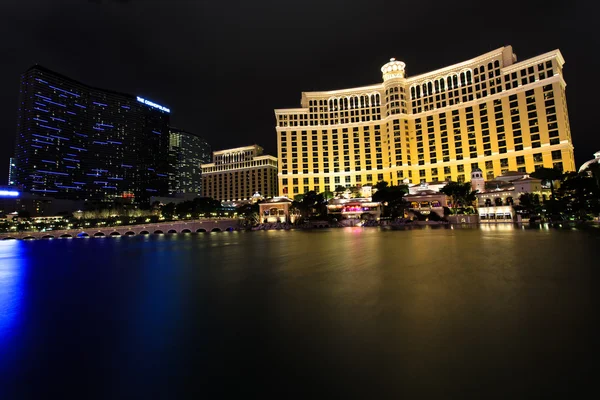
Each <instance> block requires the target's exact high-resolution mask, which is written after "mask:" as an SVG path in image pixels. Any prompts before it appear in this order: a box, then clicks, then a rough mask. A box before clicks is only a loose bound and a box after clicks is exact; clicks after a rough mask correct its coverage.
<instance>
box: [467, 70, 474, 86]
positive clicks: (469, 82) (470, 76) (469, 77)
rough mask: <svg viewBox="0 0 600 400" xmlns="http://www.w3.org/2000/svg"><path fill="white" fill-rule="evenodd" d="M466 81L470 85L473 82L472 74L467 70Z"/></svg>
mask: <svg viewBox="0 0 600 400" xmlns="http://www.w3.org/2000/svg"><path fill="white" fill-rule="evenodd" d="M467 83H468V84H469V85H470V84H471V83H473V76H472V75H471V71H467Z"/></svg>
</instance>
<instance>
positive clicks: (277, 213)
mask: <svg viewBox="0 0 600 400" xmlns="http://www.w3.org/2000/svg"><path fill="white" fill-rule="evenodd" d="M291 204H292V200H290V199H288V198H287V197H274V198H272V199H269V200H267V201H265V202H263V203H259V204H258V209H259V215H260V223H261V224H266V223H276V222H281V223H286V222H291V223H293V222H294V220H295V215H290V206H291Z"/></svg>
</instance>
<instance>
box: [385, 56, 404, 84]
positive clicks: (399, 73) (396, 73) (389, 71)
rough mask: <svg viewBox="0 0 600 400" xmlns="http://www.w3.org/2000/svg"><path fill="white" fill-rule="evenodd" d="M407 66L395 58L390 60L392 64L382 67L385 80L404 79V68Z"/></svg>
mask: <svg viewBox="0 0 600 400" xmlns="http://www.w3.org/2000/svg"><path fill="white" fill-rule="evenodd" d="M405 67H406V64H404V63H403V62H402V61H396V59H395V58H390V62H389V63H387V64H385V65H384V66H383V67H381V72H382V73H383V80H384V81H387V80H388V79H392V78H404V68H405Z"/></svg>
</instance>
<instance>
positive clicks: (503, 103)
mask: <svg viewBox="0 0 600 400" xmlns="http://www.w3.org/2000/svg"><path fill="white" fill-rule="evenodd" d="M563 64H564V59H563V57H562V55H561V53H560V51H559V50H554V51H551V52H549V53H545V54H542V55H540V56H537V57H534V58H530V59H528V60H525V61H521V62H518V63H517V62H516V55H515V54H514V53H513V52H512V47H511V46H506V47H502V48H500V49H497V50H495V51H492V52H489V53H486V54H483V55H481V56H479V57H476V58H473V59H471V60H468V61H465V62H462V63H459V64H455V65H451V66H449V67H445V68H442V69H439V70H436V71H432V72H429V73H426V74H421V75H417V76H414V77H406V76H405V64H404V63H403V62H401V61H396V60H395V59H391V60H390V62H389V63H387V64H385V65H384V66H383V67H382V68H381V72H382V75H383V76H382V77H383V82H382V83H379V84H376V85H371V86H365V87H358V88H352V89H343V90H334V91H325V92H305V93H302V104H301V105H302V107H301V108H296V109H278V110H275V117H276V121H277V126H276V130H277V149H278V150H277V151H278V159H279V168H278V179H279V194H280V195H288V196H290V197H292V196H294V195H296V194H302V193H305V192H307V191H309V190H316V191H317V192H323V191H325V190H330V191H334V190H335V188H336V187H337V186H340V185H342V186H361V185H367V184H375V183H377V182H379V181H387V182H389V183H390V184H393V185H398V184H402V183H403V181H405V180H408V182H410V183H415V184H416V183H420V182H435V181H445V180H453V181H459V182H460V181H465V180H468V177H469V176H470V173H471V170H472V169H475V168H480V169H481V170H482V171H483V173H484V176H485V177H486V178H487V179H491V178H493V177H494V176H498V175H501V174H503V173H505V172H507V171H521V172H533V171H534V170H535V169H537V168H540V167H546V168H560V169H562V170H564V171H574V170H575V162H574V156H573V145H572V141H571V131H570V127H569V118H568V112H567V103H566V97H565V87H566V83H565V81H564V79H563V76H562V67H563ZM465 177H467V178H465Z"/></svg>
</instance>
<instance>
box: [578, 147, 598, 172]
mask: <svg viewBox="0 0 600 400" xmlns="http://www.w3.org/2000/svg"><path fill="white" fill-rule="evenodd" d="M598 163H600V151H597V152H595V153H594V158H593V159H591V160H590V161H587V162H585V163H583V165H582V166H581V168H579V172H580V173H581V172H583V171H585V170H586V169H588V168H589V167H590V165H592V164H598Z"/></svg>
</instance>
